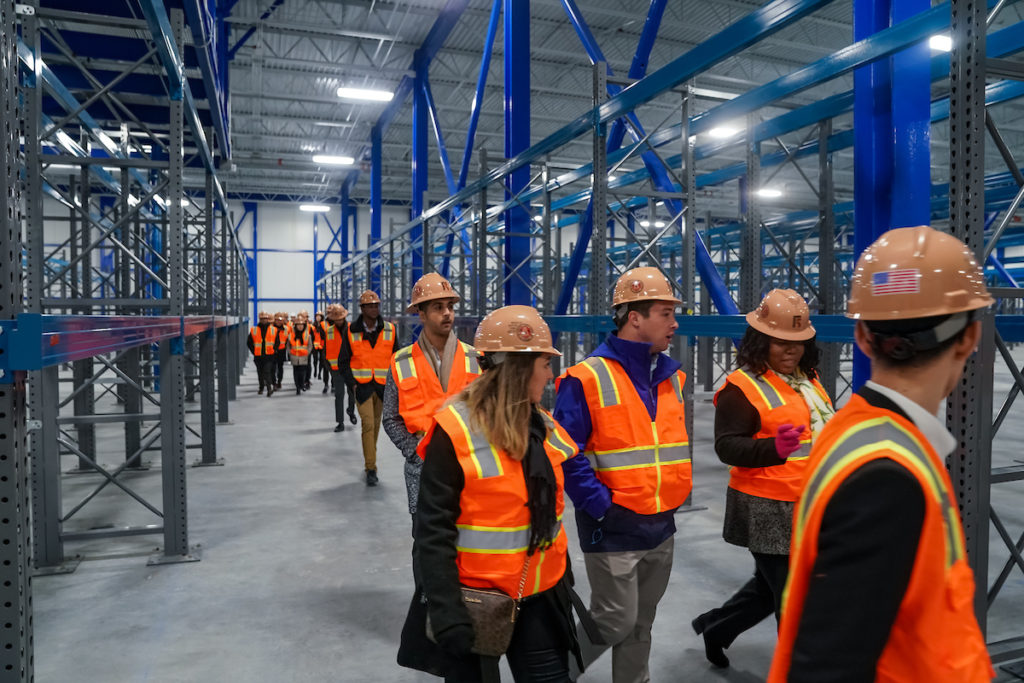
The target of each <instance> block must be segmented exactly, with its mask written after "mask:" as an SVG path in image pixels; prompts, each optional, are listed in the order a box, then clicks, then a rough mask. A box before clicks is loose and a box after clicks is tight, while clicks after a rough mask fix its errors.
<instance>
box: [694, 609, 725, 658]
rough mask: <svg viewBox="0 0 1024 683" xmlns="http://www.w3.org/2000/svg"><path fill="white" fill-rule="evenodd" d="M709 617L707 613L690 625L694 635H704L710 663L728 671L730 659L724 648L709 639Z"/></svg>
mask: <svg viewBox="0 0 1024 683" xmlns="http://www.w3.org/2000/svg"><path fill="white" fill-rule="evenodd" d="M707 615H708V613H707V612H705V613H704V614H702V615H700V616H699V617H697V618H696V619H694V620H693V621H691V622H690V625H691V626H693V632H694V633H696V634H697V635H701V634H703V635H704V656H705V657H707V659H708V661H709V662H711V663H712V664H713V665H715V666H717V667H718V668H719V669H726V668H728V667H729V658H728V657H726V656H725V653H724V652H722V649H723V648H722V646H721V645H720V644H719V643H717V642H715V641H714V640H712V639H711V638H710V637H708V634H707V633H706V632H705V627H706V626H707V624H706V623H705V622H706V619H707Z"/></svg>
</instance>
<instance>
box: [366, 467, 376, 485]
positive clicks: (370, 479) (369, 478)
mask: <svg viewBox="0 0 1024 683" xmlns="http://www.w3.org/2000/svg"><path fill="white" fill-rule="evenodd" d="M366 485H367V486H376V485H377V470H366Z"/></svg>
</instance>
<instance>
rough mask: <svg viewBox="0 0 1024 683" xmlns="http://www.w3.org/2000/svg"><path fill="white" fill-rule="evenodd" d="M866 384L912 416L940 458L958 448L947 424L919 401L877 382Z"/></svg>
mask: <svg viewBox="0 0 1024 683" xmlns="http://www.w3.org/2000/svg"><path fill="white" fill-rule="evenodd" d="M864 386H866V387H868V388H869V389H874V390H875V391H877V392H878V393H880V394H882V395H883V396H885V397H886V398H887V399H889V400H890V401H892V402H893V403H895V404H896V405H897V406H899V408H900V410H902V411H903V412H904V413H906V414H907V417H909V418H910V421H911V422H913V423H914V424H915V425H916V426H917V428H918V429H920V430H921V433H922V434H924V436H925V438H926V439H928V442H929V443H931V445H932V448H934V449H935V452H936V453H937V454H938V456H939V457H940V458H943V459H944V458H945V457H946V456H947V455H949V454H950V453H952V452H953V451H954V450H955V449H956V438H955V437H954V436H953V435H952V434H950V433H949V432H948V431H947V430H946V425H944V424H943V423H942V422H941V421H940V420H939V418H938V417H936V416H935V415H932V414H931V413H929V412H928V411H927V410H926V409H924V408H922V407H921V406H920V405H919V404H918V403H916V402H915V401H912V400H911V399H909V398H907V397H906V396H904V395H903V394H901V393H900V392H898V391H896V390H895V389H890V388H889V387H883V386H882V385H881V384H877V383H875V382H871V381H868V382H867V383H866V384H865V385H864Z"/></svg>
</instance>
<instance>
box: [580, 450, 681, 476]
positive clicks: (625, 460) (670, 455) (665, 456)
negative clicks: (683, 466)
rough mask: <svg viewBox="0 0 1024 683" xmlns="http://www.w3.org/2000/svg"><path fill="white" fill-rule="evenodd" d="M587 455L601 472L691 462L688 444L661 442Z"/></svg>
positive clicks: (589, 452) (588, 452)
mask: <svg viewBox="0 0 1024 683" xmlns="http://www.w3.org/2000/svg"><path fill="white" fill-rule="evenodd" d="M586 455H587V458H588V459H590V461H591V464H592V465H593V466H594V469H596V470H598V471H599V472H615V471H618V470H635V469H640V468H643V467H656V466H659V465H677V464H679V463H686V462H690V450H689V448H688V445H687V444H660V445H658V446H651V447H648V448H627V449H620V450H617V451H613V452H612V453H596V452H594V451H587V453H586Z"/></svg>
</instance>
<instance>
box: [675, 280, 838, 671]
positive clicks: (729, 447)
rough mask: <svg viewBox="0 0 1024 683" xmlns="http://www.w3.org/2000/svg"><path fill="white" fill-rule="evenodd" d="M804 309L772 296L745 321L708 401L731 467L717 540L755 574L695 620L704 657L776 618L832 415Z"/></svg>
mask: <svg viewBox="0 0 1024 683" xmlns="http://www.w3.org/2000/svg"><path fill="white" fill-rule="evenodd" d="M817 363H818V348H817V346H816V345H815V330H814V326H813V325H811V321H810V311H809V310H808V308H807V303H806V302H805V301H804V300H803V298H801V297H800V295H799V294H797V293H796V292H795V291H793V290H792V289H773V290H772V291H770V292H768V294H766V295H765V297H764V299H762V300H761V303H760V305H759V306H758V307H757V308H756V309H755V310H753V311H751V312H750V313H748V314H747V331H746V334H744V336H743V340H742V341H741V342H740V346H739V352H738V354H737V357H736V365H737V366H738V369H737V370H735V371H734V372H733V373H732V374H730V375H729V376H728V377H727V378H726V380H725V384H724V385H723V386H722V388H721V389H719V390H718V393H716V394H715V452H716V453H717V454H718V457H719V459H720V460H721V461H722V462H724V463H725V464H726V465H729V466H730V472H729V488H728V491H727V493H726V499H725V523H724V529H723V532H722V536H723V537H724V538H725V540H726V541H727V542H728V543H732V544H734V545H738V546H742V547H744V548H747V549H748V550H750V554H751V555H753V556H754V576H753V578H751V579H750V580H749V581H747V583H746V584H745V585H744V586H743V587H742V588H740V590H739V591H738V592H737V593H736V594H735V595H733V596H732V597H731V598H729V600H728V601H726V602H725V604H723V605H722V606H721V607H718V608H716V609H713V610H711V611H709V612H705V613H704V614H701V615H700V616H699V617H697V618H696V619H694V620H693V629H694V630H695V631H696V632H697V633H698V634H703V636H704V651H705V654H706V656H707V658H708V660H709V661H710V662H711V663H712V664H714V665H715V666H718V667H726V666H729V659H728V658H727V657H726V656H725V653H724V652H722V650H723V648H727V647H729V646H730V645H731V644H732V642H733V640H735V639H736V637H737V636H738V635H739V634H741V633H743V632H744V631H746V630H747V629H749V628H751V627H753V626H754V625H755V624H757V623H759V622H760V621H761V620H762V619H764V618H765V617H767V616H769V615H771V614H775V616H776V618H777V617H778V614H779V608H780V605H781V604H782V590H783V588H784V587H785V585H786V574H787V569H788V565H789V537H790V535H791V533H792V518H793V505H794V501H796V500H797V497H798V496H799V494H800V486H801V483H802V481H803V476H804V471H805V469H806V467H807V456H808V454H809V452H810V446H811V443H812V441H813V440H814V438H815V437H816V436H817V435H818V434H820V433H821V429H822V427H824V426H825V423H826V422H827V421H828V420H829V418H831V417H832V415H833V414H834V411H833V409H832V401H831V400H830V399H829V397H828V394H827V393H826V392H825V389H824V387H822V386H821V384H820V383H819V382H818V372H817Z"/></svg>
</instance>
